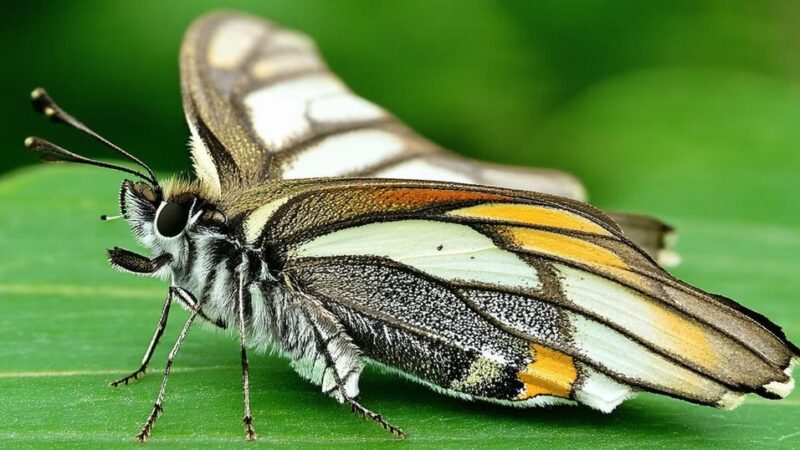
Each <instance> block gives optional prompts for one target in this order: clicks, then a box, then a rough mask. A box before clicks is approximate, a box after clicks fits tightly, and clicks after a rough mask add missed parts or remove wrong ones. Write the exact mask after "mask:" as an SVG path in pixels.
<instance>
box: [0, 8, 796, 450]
mask: <svg viewBox="0 0 800 450" xmlns="http://www.w3.org/2000/svg"><path fill="white" fill-rule="evenodd" d="M220 7H225V8H228V9H239V10H244V11H249V12H252V13H255V14H257V15H260V16H264V17H267V18H269V19H272V20H274V21H277V22H280V23H282V24H284V25H286V26H289V27H292V28H296V29H299V30H301V31H304V32H306V33H308V34H310V35H311V36H313V37H314V38H315V39H316V40H317V42H318V44H319V47H320V48H321V50H322V52H323V54H324V55H325V57H326V58H327V60H328V61H329V63H330V65H331V67H332V68H333V70H334V71H336V72H337V73H339V74H340V75H341V76H342V78H343V79H344V80H345V81H346V82H347V83H349V84H350V85H351V87H353V89H354V90H355V91H356V92H358V93H360V94H362V95H363V96H365V97H366V98H368V99H370V100H373V101H375V102H377V103H378V104H381V105H383V106H385V107H386V108H388V109H389V110H390V111H392V112H394V113H395V114H397V115H398V116H399V117H400V118H402V119H403V120H405V121H407V122H408V123H410V124H411V125H412V126H413V127H414V128H416V129H417V130H419V131H420V132H422V133H423V134H425V135H427V136H429V137H431V138H433V139H434V140H435V141H437V142H439V143H441V144H443V145H444V146H446V147H449V148H452V149H455V150H457V151H459V152H461V153H463V154H466V155H470V156H474V157H478V158H481V159H486V160H491V161H495V162H504V163H514V164H522V165H536V166H546V167H555V168H560V169H564V170H568V171H570V172H573V173H574V174H576V175H578V176H579V177H581V178H582V179H583V180H584V181H585V182H586V184H587V186H588V188H589V191H590V194H591V196H592V200H593V202H595V203H597V204H598V205H600V206H603V207H608V208H614V209H626V210H634V211H640V212H648V213H652V214H655V215H658V216H659V217H663V218H664V219H666V220H668V221H669V222H670V223H672V224H673V225H675V226H676V227H677V228H678V229H679V230H680V232H681V240H680V242H679V243H678V251H680V253H681V254H682V255H683V256H684V264H683V265H682V266H680V267H679V268H678V269H676V270H675V273H676V274H677V275H678V276H680V277H681V278H683V279H685V280H687V281H689V282H692V283H694V284H696V285H698V286H700V287H702V288H704V289H707V290H709V291H712V292H718V293H721V294H725V295H727V296H730V297H733V298H735V299H737V300H739V301H741V302H742V303H744V304H745V305H747V306H749V307H751V308H754V309H757V310H758V311H760V312H762V313H764V314H765V315H767V316H768V317H771V318H773V319H774V320H776V321H777V322H779V323H780V324H781V325H782V326H783V327H784V328H785V330H786V333H787V334H788V336H789V337H790V338H792V339H793V340H794V341H795V342H798V341H800V293H798V292H800V290H798V287H800V281H799V280H798V278H799V277H798V274H800V261H798V255H800V201H799V200H798V194H800V175H799V172H800V151H798V150H800V31H798V30H800V3H798V2H794V1H787V2H774V1H773V2H751V1H669V2H667V1H664V2H641V1H628V0H622V1H588V0H587V1H540V2H534V1H518V2H511V1H471V2H463V1H421V0H416V1H404V2H391V3H390V2H372V1H366V0H364V1H353V0H346V1H336V2H333V1H325V2H323V1H307V0H305V1H259V2H255V1H229V2H224V3H222V2H212V1H170V2H163V1H154V0H138V1H135V2H122V1H80V2H78V1H73V2H44V1H27V2H17V3H11V2H4V3H2V6H0V8H1V9H2V25H3V26H2V27H0V55H2V58H4V64H3V65H2V69H0V83H2V84H1V86H2V94H3V95H2V97H0V148H1V149H2V150H3V158H2V162H1V163H0V164H2V165H1V166H0V251H2V254H3V259H2V260H0V398H2V402H0V446H6V445H8V446H11V445H12V444H13V446H14V447H38V446H42V445H59V444H70V445H75V446H82V447H86V448H94V447H97V446H103V447H106V448H107V447H118V446H127V444H128V443H129V438H130V436H132V435H133V434H134V433H135V431H136V429H137V427H138V426H139V423H140V421H141V420H143V419H144V418H145V415H146V414H147V412H148V411H149V407H150V405H151V401H152V399H153V396H154V395H155V393H156V391H157V388H158V383H159V379H160V377H159V376H158V375H157V374H158V372H159V370H160V368H161V367H162V365H163V360H164V358H165V357H166V352H167V351H168V347H169V343H171V339H172V337H173V336H174V335H175V334H176V333H177V332H178V328H179V326H180V322H181V321H182V319H183V318H184V317H185V315H184V314H182V313H173V317H174V319H172V323H171V325H170V328H169V329H168V331H167V335H166V336H167V337H165V341H166V342H167V344H164V345H162V348H160V349H159V350H158V352H157V353H156V356H155V358H154V360H153V361H154V365H153V367H154V369H153V371H152V372H153V374H151V375H150V376H148V377H146V378H145V379H144V380H142V382H141V383H139V385H137V386H133V387H130V388H128V389H127V390H113V389H109V388H105V387H104V383H105V382H107V381H108V380H109V379H111V378H114V377H116V376H119V375H121V374H123V373H124V372H125V371H126V370H127V369H132V368H133V366H134V365H135V363H136V362H137V361H138V357H139V355H140V353H139V352H140V351H142V350H144V345H145V344H146V340H147V339H148V338H149V336H150V333H151V332H152V327H153V326H154V324H155V321H156V319H157V315H158V311H159V310H160V308H159V305H160V302H161V298H162V293H163V292H164V283H162V282H160V281H156V280H149V279H142V278H135V277H131V276H128V275H125V274H120V273H116V272H114V271H112V270H111V269H110V268H108V267H107V265H106V262H105V261H104V255H103V249H105V248H108V247H112V246H115V245H120V246H125V247H128V248H134V249H135V248H137V247H136V246H135V244H134V243H132V240H131V238H130V236H129V231H128V230H127V229H126V227H125V225H124V224H122V223H111V224H108V223H100V222H99V221H98V220H97V216H98V215H99V214H101V213H113V212H114V210H115V208H116V203H115V201H116V200H115V198H116V191H117V189H118V186H119V181H120V180H121V176H120V175H119V174H117V173H113V172H102V171H97V170H95V169H93V168H77V167H65V166H62V167H52V166H50V167H46V168H45V167H41V166H34V164H35V163H34V161H35V158H34V157H33V155H31V154H29V153H28V152H27V151H25V150H24V148H23V146H22V140H23V139H24V137H25V136H28V135H31V134H35V135H39V136H42V137H46V138H48V139H50V140H53V141H54V142H56V143H59V144H62V145H63V146H65V147H67V148H70V149H73V150H76V151H80V152H86V153H88V154H91V155H95V156H100V155H102V156H108V153H104V150H103V149H101V148H100V147H99V146H98V145H96V144H94V143H93V142H91V141H90V140H89V139H87V138H85V137H81V136H79V135H78V134H77V133H76V132H74V131H71V130H67V129H65V128H63V127H57V126H53V125H50V124H48V123H47V121H46V120H45V119H43V118H41V117H39V116H37V115H36V114H35V113H34V112H33V111H32V109H31V108H30V106H29V97H28V95H29V92H30V90H31V89H32V88H33V87H35V86H44V87H46V88H47V89H48V90H49V92H50V93H51V94H52V95H53V96H54V98H55V99H56V100H57V101H58V102H59V103H60V104H61V105H62V106H64V107H66V108H67V109H68V110H69V111H70V112H72V113H73V114H74V115H76V116H77V117H79V118H80V119H81V120H83V121H84V122H86V123H87V124H90V125H91V126H92V127H94V128H95V129H96V130H97V131H99V132H101V133H102V134H104V135H106V136H107V137H108V138H110V139H111V140H113V141H115V142H117V143H119V144H120V145H122V146H123V147H124V148H127V149H130V150H131V151H132V152H134V153H135V154H137V155H140V156H141V157H142V159H144V160H145V161H147V162H149V163H150V164H151V165H152V166H154V168H156V169H157V170H158V171H161V172H162V173H174V172H179V171H186V170H187V169H188V168H189V162H188V156H187V151H186V141H187V136H188V132H187V129H186V126H185V124H184V119H183V112H182V110H181V101H180V93H179V83H178V62H177V55H178V47H179V45H180V41H181V35H182V33H183V31H184V30H185V28H186V27H187V25H188V24H189V23H190V22H191V21H192V19H193V18H195V17H196V16H198V15H199V14H201V13H203V12H205V11H208V10H211V9H217V8H220ZM25 165H29V167H25V168H23V167H22V166H25ZM54 224H57V226H56V225H54ZM198 331H199V330H198ZM237 352H238V347H237V344H236V341H235V340H232V339H228V338H226V337H224V336H221V335H217V334H210V333H203V332H193V333H192V335H191V336H190V337H189V339H188V340H187V343H186V345H185V348H184V351H183V353H182V354H181V356H180V357H179V361H178V364H177V367H178V369H177V370H178V372H177V373H176V375H175V376H174V377H173V381H172V383H173V384H171V385H170V390H169V391H168V399H167V405H166V408H167V411H168V413H167V414H165V416H164V417H163V418H162V419H161V420H160V421H159V425H158V426H157V428H156V432H155V441H154V442H153V444H155V445H159V443H161V444H164V445H166V446H172V445H177V444H184V445H187V446H191V447H199V446H208V447H218V446H222V445H226V446H228V445H231V444H235V443H239V442H240V440H239V439H240V431H239V430H240V422H239V421H240V418H241V415H240V414H241V410H240V408H241V405H240V391H239V384H238V383H239V373H238V370H239V369H238V358H237V355H238V353H237ZM252 364H253V380H254V381H253V382H254V398H253V403H254V408H255V409H254V411H255V417H256V424H257V430H258V431H259V432H260V433H261V435H262V438H263V440H262V442H264V443H266V444H269V445H281V446H302V445H332V444H338V445H352V444H362V445H367V444H369V445H391V444H393V443H392V442H391V441H390V439H389V438H388V437H387V436H384V435H383V434H381V431H380V430H377V429H375V427H374V426H373V425H372V424H363V423H360V422H359V421H357V420H355V419H353V418H352V417H347V414H345V413H344V412H343V410H342V409H341V408H340V407H338V406H337V405H335V404H334V403H333V402H330V401H328V400H326V399H324V398H322V396H321V394H319V393H318V392H317V389H316V388H314V387H311V386H309V385H308V384H307V383H305V382H304V381H303V380H301V379H299V378H298V377H296V376H295V375H294V374H293V373H292V371H291V369H290V368H289V367H288V364H287V363H286V361H283V360H280V359H278V358H276V357H274V356H265V355H255V356H253V357H252ZM181 370H185V371H186V372H199V373H186V374H181V373H180V371H181ZM363 380H364V382H363V384H362V388H363V393H364V403H365V404H366V405H368V406H370V407H373V408H375V409H376V410H379V411H380V412H383V413H384V414H385V415H386V416H387V417H388V418H390V419H392V420H393V421H395V422H397V424H398V425H401V426H403V427H405V428H406V429H407V431H408V432H409V435H410V437H411V439H410V442H409V443H408V444H409V445H413V444H414V443H416V444H419V445H420V446H422V447H426V446H437V447H450V448H465V447H470V446H472V445H475V446H477V445H484V446H490V445H493V446H496V445H504V446H512V447H513V446H520V445H532V446H533V445H535V446H537V447H538V446H556V447H564V446H573V445H581V444H583V445H587V446H589V445H591V446H606V447H608V446H611V447H617V448H621V447H630V448H641V447H659V448H660V447H681V448H686V447H694V448H714V447H725V448H731V447H764V446H778V447H786V448H797V446H798V445H800V395H798V394H800V393H797V392H796V393H795V394H793V395H792V396H791V397H790V398H788V399H787V400H784V401H782V402H770V401H767V400H763V399H751V400H750V401H748V402H747V403H746V404H745V405H744V406H743V407H741V408H739V409H738V410H736V411H733V412H721V411H717V410H713V409H708V408H700V407H696V406H693V405H689V404H684V403H680V402H677V401H674V400H672V399H666V398H656V397H653V396H642V397H641V398H639V399H637V400H634V401H631V402H628V403H626V404H625V405H623V406H622V407H621V408H620V409H619V410H618V411H617V412H615V413H614V414H612V415H605V416H604V415H600V414H598V413H594V412H592V411H588V410H584V409H569V408H556V409H553V410H541V411H518V410H511V409H508V408H501V407H495V406H489V405H484V404H474V405H471V404H466V403H464V402H460V401H457V400H452V399H447V398H444V397H442V396H439V395H433V394H431V393H430V392H429V391H428V390H427V389H425V388H423V387H420V386H417V385H414V384H411V383H409V382H407V381H403V380H399V379H398V378H397V377H392V376H387V375H383V374H380V373H378V372H377V371H375V370H367V371H366V373H365V375H364V377H363Z"/></svg>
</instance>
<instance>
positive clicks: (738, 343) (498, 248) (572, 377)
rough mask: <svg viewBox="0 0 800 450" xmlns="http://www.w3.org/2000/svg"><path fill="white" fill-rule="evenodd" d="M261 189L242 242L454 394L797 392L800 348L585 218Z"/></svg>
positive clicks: (551, 204) (460, 192)
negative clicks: (793, 370)
mask: <svg viewBox="0 0 800 450" xmlns="http://www.w3.org/2000/svg"><path fill="white" fill-rule="evenodd" d="M263 189H267V188H260V189H257V190H255V191H253V192H249V193H246V194H245V195H244V197H243V198H242V201H243V202H244V203H248V202H249V200H248V199H256V198H265V197H266V198H276V199H278V200H276V201H274V202H272V203H269V204H267V205H262V206H256V205H251V206H250V207H247V208H244V209H241V207H240V209H239V210H235V208H234V210H232V214H233V215H234V216H235V217H237V221H238V222H237V223H241V224H242V225H241V227H242V231H241V232H242V234H243V235H246V236H248V239H249V242H250V244H251V245H254V246H256V247H258V248H262V249H263V251H264V252H265V253H266V254H267V255H268V258H269V259H270V260H271V261H273V264H274V265H275V266H276V267H279V268H280V271H281V274H282V275H283V276H285V277H288V278H289V279H291V284H292V285H294V286H297V288H298V289H301V290H303V291H304V292H306V293H307V294H308V295H312V296H314V297H316V298H319V299H320V300H321V301H323V302H324V303H325V304H326V305H327V306H328V307H329V308H330V309H331V310H332V311H335V312H337V314H338V315H339V317H340V319H341V320H342V321H343V322H345V324H346V326H347V327H349V331H350V332H351V334H352V335H353V337H354V340H355V342H356V344H357V345H359V346H360V347H363V348H364V349H365V352H366V355H367V356H370V357H372V358H375V359H377V360H378V361H379V362H384V363H386V364H390V365H392V366H393V367H396V368H400V369H402V370H404V371H406V372H408V373H409V374H411V375H413V376H416V377H419V378H421V379H423V380H424V381H427V382H429V383H432V384H435V385H437V386H440V387H441V388H444V389H445V390H448V391H451V392H453V393H456V394H463V395H467V396H474V397H481V398H489V399H495V400H502V401H512V402H514V401H529V400H530V401H533V400H531V399H535V398H539V396H543V397H542V398H547V399H562V400H572V401H579V402H582V403H586V404H589V405H591V406H594V407H596V408H599V409H603V410H609V409H612V408H613V407H614V406H616V404H618V403H619V402H621V401H622V400H623V399H625V398H627V397H629V396H630V395H631V393H632V392H633V391H636V390H647V391H652V392H657V393H662V394H667V395H671V396H675V397H680V398H683V399H686V400H690V401H693V402H697V403H703V404H710V405H715V406H719V407H732V406H735V405H736V404H737V403H738V401H739V399H740V398H741V397H742V396H743V395H744V394H746V393H750V392H756V393H759V394H761V395H765V396H770V397H776V396H777V397H781V396H785V395H786V394H787V393H788V392H789V390H790V389H791V385H792V380H791V377H790V376H789V374H788V370H789V367H790V365H791V363H792V361H793V360H794V358H795V357H796V355H797V352H798V350H797V348H796V347H794V346H792V344H790V343H788V341H787V340H786V338H785V336H784V335H783V333H782V332H781V331H780V329H779V328H778V327H777V326H775V325H774V324H772V323H770V322H768V321H767V320H766V319H764V318H763V317H761V316H759V315H758V314H755V313H753V312H751V311H749V310H747V309H746V308H744V307H742V306H740V305H738V304H736V303H734V302H732V301H730V300H727V299H722V298H721V297H718V296H715V295H712V294H708V293H706V292H703V291H701V290H699V289H696V288H694V287H692V286H690V285H688V284H686V283H683V282H681V281H679V280H677V279H675V278H674V277H672V276H671V275H670V274H668V273H667V272H666V271H664V270H663V269H661V268H660V267H659V266H658V265H657V264H656V263H655V262H654V261H653V260H652V259H651V258H650V257H649V256H648V255H647V254H646V253H644V252H643V251H642V250H640V249H639V248H638V247H637V246H635V245H634V244H632V243H631V241H630V240H629V239H628V238H627V237H625V235H624V234H622V232H621V230H620V229H619V228H618V227H617V226H616V225H615V224H614V222H613V221H612V220H610V219H609V218H608V217H607V216H606V215H604V214H603V213H601V212H600V211H598V210H596V209H594V208H592V207H590V206H588V205H585V204H583V203H580V202H573V201H569V200H567V199H563V198H560V197H554V196H549V195H544V194H535V193H529V192H523V191H512V190H505V189H495V188H486V187H477V186H470V185H456V184H448V183H425V182H412V181H409V182H401V181H392V182H388V181H382V180H339V181H337V180H313V181H307V182H294V183H288V182H287V183H282V184H281V186H280V187H275V188H272V189H273V191H272V192H270V193H269V194H267V193H266V192H265V191H264V190H263ZM404 339H407V340H405V341H404ZM401 341H402V342H401ZM412 341H413V342H417V344H414V345H411V344H409V343H410V342H412ZM390 349H391V351H390ZM415 349H417V350H415ZM420 349H422V350H420ZM418 350H419V351H418ZM398 352H399V354H398ZM429 353H430V354H429ZM430 358H433V360H431V361H429V359H430ZM436 358H442V359H441V360H436ZM451 359H453V360H457V361H458V364H456V363H454V362H453V361H451ZM426 361H427V362H426ZM452 364H455V365H452ZM432 366H436V367H432ZM439 366H441V367H439ZM437 367H438V368H437ZM444 367H447V370H450V371H454V372H452V373H450V372H447V373H444V372H436V370H444ZM470 386H471V387H470ZM540 400H541V398H540ZM537 401H538V400H537Z"/></svg>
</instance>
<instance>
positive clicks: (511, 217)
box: [447, 203, 611, 236]
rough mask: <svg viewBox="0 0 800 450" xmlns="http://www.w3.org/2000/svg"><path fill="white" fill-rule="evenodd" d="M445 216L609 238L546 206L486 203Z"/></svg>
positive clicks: (599, 229)
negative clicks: (554, 229) (497, 221)
mask: <svg viewBox="0 0 800 450" xmlns="http://www.w3.org/2000/svg"><path fill="white" fill-rule="evenodd" d="M447 214H448V215H451V216H457V217H468V218H472V219H493V220H504V221H509V222H516V223H520V224H526V225H537V226H544V227H554V228H563V229H566V230H574V231H582V232H585V233H594V234H600V235H603V236H611V232H609V231H608V230H606V229H605V228H603V227H602V226H601V225H598V224H596V223H594V222H592V221H591V220H589V219H587V218H585V217H581V216H579V215H577V214H573V213H570V212H567V211H562V210H559V209H555V208H549V207H546V206H538V205H519V204H512V203H488V204H483V205H476V206H470V207H467V208H461V209H456V210H453V211H450V212H448V213H447Z"/></svg>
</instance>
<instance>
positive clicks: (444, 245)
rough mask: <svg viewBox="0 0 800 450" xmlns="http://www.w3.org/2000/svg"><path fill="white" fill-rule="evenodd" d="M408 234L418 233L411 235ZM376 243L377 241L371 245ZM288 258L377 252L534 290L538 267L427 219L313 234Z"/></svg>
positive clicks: (447, 273)
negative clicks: (318, 234) (413, 237)
mask: <svg viewBox="0 0 800 450" xmlns="http://www.w3.org/2000/svg"><path fill="white" fill-rule="evenodd" d="M408 236H415V237H418V238H417V239H409V238H408ZM376 242H379V243H380V245H375V243H376ZM289 253H290V258H302V257H328V256H378V257H384V258H389V259H392V260H394V261H396V262H399V263H401V264H405V265H408V266H411V267H413V268H415V269H417V270H420V271H422V272H424V273H426V274H428V275H431V276H434V277H438V278H442V279H444V280H448V281H467V282H477V283H485V284H488V285H495V286H503V287H512V288H520V289H526V290H538V289H540V288H541V282H540V280H539V277H538V274H537V272H536V269H535V268H533V267H531V266H530V265H528V264H527V263H526V262H525V261H523V260H522V259H520V258H519V257H518V256H517V255H515V254H514V253H512V252H509V251H506V250H503V249H500V248H498V247H497V246H496V245H494V243H493V242H492V240H491V239H489V238H488V237H486V236H484V235H483V234H481V233H479V232H478V231H475V230H473V229H472V228H470V227H468V226H465V225H460V224H454V223H444V222H435V221H429V220H401V221H397V222H382V223H370V224H367V225H362V226H358V227H353V228H347V229H344V230H339V231H334V232H332V233H329V234H326V235H323V236H320V237H317V238H314V239H312V240H310V241H307V242H305V243H303V244H301V245H299V246H298V247H296V248H295V249H293V250H291V251H290V252H289Z"/></svg>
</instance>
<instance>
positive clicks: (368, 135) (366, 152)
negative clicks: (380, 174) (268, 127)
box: [284, 130, 404, 178]
mask: <svg viewBox="0 0 800 450" xmlns="http://www.w3.org/2000/svg"><path fill="white" fill-rule="evenodd" d="M403 150H404V143H403V141H402V139H400V138H398V137H397V136H396V135H394V134H392V133H388V132H385V131H381V130H362V131H353V132H350V133H347V134H337V135H333V136H331V137H328V138H326V139H324V140H323V141H322V142H320V143H319V144H317V145H314V146H313V147H310V148H308V149H306V150H304V151H303V152H301V153H300V154H298V155H297V157H296V158H295V159H294V160H292V161H291V162H289V163H288V164H286V166H285V167H286V171H285V172H284V178H314V177H326V176H331V174H337V175H342V174H347V173H351V172H355V171H357V170H361V169H365V168H367V167H369V166H371V165H373V164H377V163H380V162H381V161H384V160H386V159H389V158H391V157H393V156H396V155H400V154H402V153H403Z"/></svg>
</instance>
